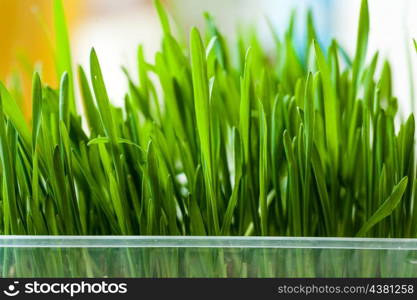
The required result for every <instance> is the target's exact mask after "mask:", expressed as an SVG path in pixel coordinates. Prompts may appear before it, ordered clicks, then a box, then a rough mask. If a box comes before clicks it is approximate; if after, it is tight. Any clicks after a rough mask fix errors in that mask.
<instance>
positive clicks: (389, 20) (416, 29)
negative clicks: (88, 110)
mask: <svg viewBox="0 0 417 300" xmlns="http://www.w3.org/2000/svg"><path fill="white" fill-rule="evenodd" d="M163 2H164V5H165V6H166V7H167V8H168V10H169V12H170V14H171V15H172V17H173V20H174V21H175V23H176V24H178V28H182V29H184V32H187V31H188V29H189V27H190V26H192V25H200V26H202V25H203V23H204V20H203V18H202V13H203V12H204V11H209V12H211V14H212V15H213V16H214V17H215V19H216V23H217V24H218V26H219V27H220V29H221V30H222V31H223V32H224V33H225V35H226V36H227V38H228V39H230V40H233V38H234V33H235V32H236V26H245V25H248V24H254V25H256V26H257V28H258V32H259V35H260V37H261V38H262V40H263V41H264V43H265V44H266V45H267V46H269V47H271V48H272V39H271V36H270V32H269V29H268V27H267V25H266V21H265V19H266V17H268V18H269V19H270V20H271V21H272V23H273V24H274V26H275V27H276V30H277V31H278V32H281V33H282V32H283V31H284V30H285V29H286V27H287V24H288V21H289V17H290V14H291V12H292V10H295V11H296V14H297V18H298V23H297V30H298V32H300V36H302V33H303V28H304V24H303V21H304V20H305V14H306V11H307V9H308V8H312V9H313V12H314V16H315V22H316V25H317V28H318V32H319V34H320V37H321V41H322V42H323V43H327V42H329V41H330V39H331V38H332V37H336V38H337V39H338V40H339V41H340V43H341V44H342V46H343V47H344V48H345V49H346V50H347V51H348V53H350V54H353V53H354V50H355V41H356V30H357V20H358V16H359V6H360V0H257V1H254V0H240V1H236V0H211V1H198V0H164V1H163ZM64 4H65V7H66V14H67V21H68V24H69V29H70V35H71V45H72V56H73V62H74V63H75V64H82V65H84V66H87V65H88V56H89V52H90V48H91V47H92V46H94V47H95V49H96V51H97V53H98V55H99V58H100V62H101V64H102V68H103V74H104V77H105V80H106V84H107V87H108V90H109V95H110V97H111V99H112V101H113V102H114V103H115V104H121V103H122V99H123V93H124V91H125V90H126V86H125V84H126V81H125V80H124V75H123V73H122V71H121V66H125V67H127V68H128V69H130V70H134V69H135V63H136V62H135V57H136V49H137V46H138V44H144V48H145V54H146V56H147V58H148V59H149V60H151V61H152V57H153V54H154V53H155V51H157V50H158V48H159V45H160V38H161V30H160V28H159V23H158V19H157V15H156V12H155V10H154V8H153V5H152V1H151V0H64ZM52 7H53V1H52V0H0V36H1V39H0V80H1V81H3V82H4V81H5V82H7V85H8V86H9V88H11V89H13V86H14V85H23V87H24V91H25V93H24V95H22V97H21V101H23V106H24V108H25V109H24V110H25V114H26V116H27V117H28V118H30V107H31V106H30V81H31V72H32V71H33V68H37V69H39V70H42V78H43V80H44V81H46V82H47V83H48V84H50V85H52V86H56V84H57V82H56V78H55V77H56V76H55V68H54V62H53V50H52V49H53V47H52V42H51V40H50V37H51V36H53V33H52V32H49V31H52V30H53V21H52ZM369 7H370V15H371V35H370V41H369V42H370V51H369V53H371V54H372V53H373V52H374V51H376V50H379V52H380V56H381V57H382V58H389V59H390V60H391V61H392V65H393V73H394V77H395V87H394V88H395V92H396V94H397V95H398V97H399V99H400V102H401V107H402V111H403V113H407V112H408V111H410V110H411V109H412V107H411V104H410V101H409V99H410V96H411V93H412V91H410V82H409V73H410V72H413V71H414V69H415V67H416V66H415V61H416V56H417V54H416V53H415V51H414V50H413V49H412V47H411V46H412V40H411V38H412V37H417V18H415V16H416V12H417V10H416V8H417V1H415V0H396V1H392V0H369ZM180 34H181V33H180ZM187 36H188V35H184V38H186V37H187ZM410 62H412V63H410ZM17 78H21V80H17Z"/></svg>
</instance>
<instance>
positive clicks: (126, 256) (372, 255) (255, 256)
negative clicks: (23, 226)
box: [0, 236, 417, 278]
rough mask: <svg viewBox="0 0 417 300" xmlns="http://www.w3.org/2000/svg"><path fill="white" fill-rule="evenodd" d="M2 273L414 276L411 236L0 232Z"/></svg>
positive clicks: (415, 251) (415, 245)
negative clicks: (3, 233) (18, 234)
mask: <svg viewBox="0 0 417 300" xmlns="http://www.w3.org/2000/svg"><path fill="white" fill-rule="evenodd" d="M0 249H1V251H0V263H1V266H0V267H1V269H0V270H1V271H2V273H1V274H2V276H3V277H155V278H167V277H205V278H207V277H256V278H259V277H417V239H339V238H282V237H277V238H275V237H274V238H269V237H268V238H263V237H262V238H260V237H247V238H246V237H156V236H152V237H147V236H141V237H136V236H134V237H126V236H121V237H113V236H112V237H80V236H76V237H72V236H56V237H51V236H50V237H44V236H37V237H34V236H3V237H0Z"/></svg>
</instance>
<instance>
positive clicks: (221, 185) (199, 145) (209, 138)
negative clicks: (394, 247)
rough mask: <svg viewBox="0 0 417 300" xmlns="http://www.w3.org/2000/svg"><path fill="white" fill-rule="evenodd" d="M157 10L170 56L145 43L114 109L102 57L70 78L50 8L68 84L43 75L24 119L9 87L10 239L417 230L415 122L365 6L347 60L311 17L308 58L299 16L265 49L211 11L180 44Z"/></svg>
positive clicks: (1, 206)
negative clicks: (375, 50)
mask: <svg viewBox="0 0 417 300" xmlns="http://www.w3.org/2000/svg"><path fill="white" fill-rule="evenodd" d="M155 4H156V8H157V11H158V14H159V17H160V20H161V26H162V29H163V39H162V43H161V49H160V51H159V52H158V53H157V54H156V55H155V60H154V63H151V62H148V61H146V60H145V58H144V54H143V46H140V47H139V48H138V52H137V60H138V61H137V66H138V67H137V72H136V74H128V73H127V72H126V75H127V76H126V81H127V86H128V89H127V90H126V95H125V98H124V99H125V102H124V106H123V107H122V108H118V107H114V106H113V105H112V104H111V101H110V99H109V96H108V94H107V91H106V85H105V76H106V74H102V72H101V68H100V63H99V59H98V56H99V53H98V54H97V53H96V52H95V51H94V50H92V51H91V56H90V66H89V67H90V68H89V72H88V73H89V74H88V73H87V72H85V70H84V69H83V68H82V67H78V68H77V71H78V74H77V72H74V71H73V68H72V63H71V54H70V51H69V49H70V48H69V42H68V41H69V38H68V34H67V30H66V24H65V18H64V12H63V8H62V4H61V1H60V0H56V1H55V6H54V11H55V27H56V66H57V67H56V69H57V74H58V76H59V77H60V86H59V88H57V89H55V88H53V87H49V86H46V85H45V84H43V83H42V81H41V78H40V77H41V76H40V75H39V74H35V75H34V77H33V93H32V95H33V119H32V123H31V124H30V125H28V124H27V123H26V122H25V120H24V118H23V115H22V112H21V110H20V108H19V106H18V104H17V103H18V101H17V100H15V99H14V96H13V95H14V94H15V93H11V92H8V90H7V89H6V87H5V86H4V85H3V84H0V99H1V102H0V103H1V106H0V108H1V109H0V154H1V169H0V179H1V180H0V183H1V191H2V192H1V196H0V211H1V214H0V216H1V219H0V233H1V234H4V235H7V234H21V235H231V236H241V235H242V236H243V235H247V236H261V235H262V236H338V237H352V236H364V237H417V202H416V200H415V199H416V196H417V193H416V192H417V191H416V174H415V171H416V170H415V160H414V156H415V153H414V149H415V148H414V147H415V145H414V131H415V121H414V117H413V115H410V116H409V117H408V118H407V119H406V120H405V121H403V119H402V118H399V116H398V113H397V111H398V101H397V98H396V97H395V96H394V95H393V93H392V90H393V87H392V86H393V83H392V81H393V78H392V76H391V66H390V63H389V62H388V61H384V62H382V63H381V62H380V58H379V56H378V54H375V55H374V56H373V57H372V59H371V60H370V61H368V60H367V59H366V58H367V42H368V35H369V31H370V29H369V14H368V5H367V1H366V0H364V1H362V7H361V11H360V21H359V26H358V37H357V46H356V53H355V55H354V56H353V57H349V55H347V54H346V52H345V51H344V50H343V49H342V47H341V46H340V45H339V44H338V43H337V41H336V40H334V41H332V43H331V44H330V46H329V47H328V48H327V47H324V46H323V45H322V44H321V43H319V41H318V40H317V39H318V38H317V36H319V35H318V34H317V33H316V30H315V29H314V25H313V19H312V17H311V14H309V16H308V21H307V27H308V28H307V32H308V36H307V37H306V41H305V43H306V45H307V47H305V48H304V49H303V50H302V51H301V52H300V51H299V50H297V49H296V47H295V41H294V40H295V38H294V36H295V32H294V25H293V24H294V20H292V21H291V25H290V26H289V28H288V30H287V31H286V33H285V34H284V35H283V36H280V35H278V34H277V33H276V32H275V31H274V30H273V29H272V31H271V35H272V36H273V38H274V41H275V45H276V49H275V51H274V53H272V54H271V53H268V52H267V51H266V50H265V49H264V47H263V46H262V43H261V42H260V40H259V39H258V37H257V35H256V33H254V32H250V31H249V32H248V31H244V32H241V33H239V34H238V36H237V43H236V44H230V43H228V42H227V40H226V38H225V37H224V36H223V35H222V34H221V33H220V30H219V29H218V28H217V27H216V25H215V23H214V20H213V18H212V17H211V16H210V15H209V14H206V15H205V19H206V22H207V27H206V30H205V34H201V33H200V31H199V30H198V29H196V28H193V29H192V30H191V34H190V38H189V45H183V44H181V43H180V42H179V40H182V39H177V38H176V37H175V36H173V33H172V32H173V30H172V28H171V27H170V22H169V16H168V15H167V13H166V12H165V10H164V8H163V7H162V6H161V5H160V3H159V2H158V1H156V2H155ZM380 67H381V68H380ZM379 69H381V71H377V70H379ZM154 78H156V79H154ZM76 80H78V85H76V84H75V81H76ZM75 86H79V89H80V95H81V96H80V97H81V99H80V100H81V101H82V103H83V110H84V113H83V114H81V113H80V111H81V108H80V107H78V108H77V107H76V105H75V103H77V101H76V95H78V93H76V92H75V91H74V88H75ZM77 112H78V113H77Z"/></svg>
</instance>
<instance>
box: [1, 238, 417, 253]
mask: <svg viewBox="0 0 417 300" xmlns="http://www.w3.org/2000/svg"><path fill="white" fill-rule="evenodd" d="M0 248H304V249H306V248H307V249H308V248H312V249H363V250H366V249H368V250H417V239H390V238H389V239H384V238H323V237H236V236H235V237H230V236H219V237H217V236H18V235H8V236H0Z"/></svg>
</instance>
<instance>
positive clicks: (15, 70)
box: [0, 0, 81, 120]
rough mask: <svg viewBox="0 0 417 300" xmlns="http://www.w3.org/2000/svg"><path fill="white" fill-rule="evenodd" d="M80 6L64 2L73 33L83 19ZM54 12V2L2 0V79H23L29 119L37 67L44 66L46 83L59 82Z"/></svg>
mask: <svg viewBox="0 0 417 300" xmlns="http://www.w3.org/2000/svg"><path fill="white" fill-rule="evenodd" d="M79 4H80V1H79V0H71V1H64V5H65V8H66V17H67V22H68V26H69V30H70V31H71V29H72V28H73V27H74V25H75V23H76V20H77V19H79V18H80V15H81V14H80V5H79ZM52 11H53V1H52V0H1V1H0V37H1V38H0V80H1V81H2V82H6V84H7V83H8V82H9V83H10V78H11V75H12V74H14V75H17V76H19V78H20V79H21V83H22V87H23V91H24V94H23V95H22V96H23V97H22V102H23V103H22V110H23V112H24V114H25V116H26V118H27V119H28V120H29V119H30V114H31V99H30V98H31V97H30V94H31V78H32V71H33V69H34V67H35V65H36V64H39V65H40V69H41V75H42V80H43V81H44V82H45V83H47V84H49V85H52V86H56V83H57V80H56V72H55V67H54V49H53V47H54V44H53V40H54V39H53V34H54V32H53V28H54V27H53V18H52ZM42 23H44V24H42ZM45 29H46V30H49V31H50V32H47V31H46V30H45Z"/></svg>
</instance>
